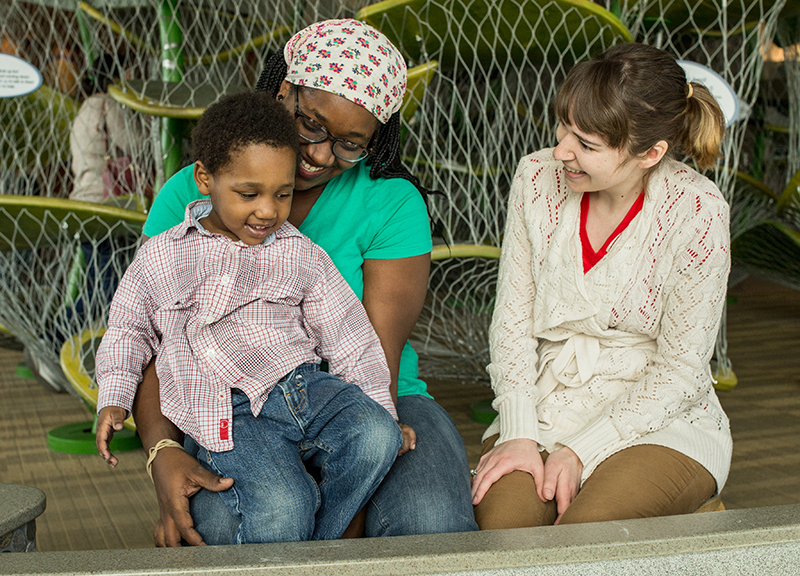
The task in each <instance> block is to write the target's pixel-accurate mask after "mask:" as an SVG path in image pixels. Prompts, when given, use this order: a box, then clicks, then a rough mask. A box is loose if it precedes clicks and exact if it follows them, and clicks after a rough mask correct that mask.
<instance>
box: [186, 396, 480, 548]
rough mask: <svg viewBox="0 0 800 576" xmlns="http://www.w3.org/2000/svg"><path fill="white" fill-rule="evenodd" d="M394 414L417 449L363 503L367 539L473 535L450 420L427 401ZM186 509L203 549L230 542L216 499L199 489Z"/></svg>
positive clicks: (401, 402)
mask: <svg viewBox="0 0 800 576" xmlns="http://www.w3.org/2000/svg"><path fill="white" fill-rule="evenodd" d="M397 411H398V413H399V416H400V422H402V423H403V424H408V425H409V426H411V427H412V428H414V431H415V432H416V433H417V448H416V450H412V451H410V452H407V453H406V454H403V455H402V456H398V457H397V460H395V462H394V465H393V466H392V468H391V470H390V471H389V473H388V474H387V475H386V477H385V478H384V480H383V482H382V483H381V485H380V487H379V488H378V490H377V491H376V493H375V494H374V496H373V497H372V499H371V500H370V502H369V503H368V504H367V524H366V529H365V535H366V536H370V537H374V536H400V535H410V534H439V533H445V532H469V531H472V530H477V529H478V526H477V524H476V523H475V518H474V515H473V511H472V501H471V497H470V482H469V465H468V463H467V454H466V451H465V450H464V442H463V440H462V439H461V435H460V434H459V432H458V429H457V428H456V426H455V424H454V423H453V420H452V419H451V418H450V416H449V415H448V414H447V412H446V411H445V410H444V409H443V408H442V407H441V406H439V405H438V404H437V403H436V402H434V401H433V400H431V399H430V398H428V397H427V396H420V395H412V396H401V397H400V398H398V400H397ZM193 445H194V443H193V442H192V441H191V439H189V438H187V451H188V452H190V453H193V452H192V446H193ZM194 446H196V445H194ZM195 452H196V448H195ZM190 505H191V513H192V518H193V519H194V523H195V528H196V529H197V531H198V532H199V533H200V534H201V535H202V536H203V539H204V540H205V542H206V543H207V544H228V543H230V542H231V540H232V537H233V534H234V533H235V532H236V530H237V529H238V526H239V521H238V520H237V519H236V518H235V517H234V516H232V515H231V514H229V513H228V511H227V509H226V508H225V506H224V505H223V504H222V500H221V499H220V498H219V497H218V496H217V495H216V494H214V493H213V492H209V491H208V490H201V491H200V492H198V493H197V495H195V496H194V497H193V498H192V500H191V503H190Z"/></svg>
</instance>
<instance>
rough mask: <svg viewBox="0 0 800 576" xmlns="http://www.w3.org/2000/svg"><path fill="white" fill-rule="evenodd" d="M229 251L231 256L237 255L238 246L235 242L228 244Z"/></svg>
mask: <svg viewBox="0 0 800 576" xmlns="http://www.w3.org/2000/svg"><path fill="white" fill-rule="evenodd" d="M228 250H229V251H230V253H231V254H235V253H236V244H234V243H233V242H231V243H230V244H228Z"/></svg>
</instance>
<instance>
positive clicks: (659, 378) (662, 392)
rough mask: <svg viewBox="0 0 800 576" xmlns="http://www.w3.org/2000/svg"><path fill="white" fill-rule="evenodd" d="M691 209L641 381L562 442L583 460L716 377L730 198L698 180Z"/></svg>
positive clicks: (687, 401)
mask: <svg viewBox="0 0 800 576" xmlns="http://www.w3.org/2000/svg"><path fill="white" fill-rule="evenodd" d="M699 188H700V189H699V190H694V192H695V193H694V194H691V195H690V196H691V199H690V202H687V204H686V206H689V208H688V210H690V216H689V217H688V218H685V219H681V220H679V221H678V222H676V223H675V224H674V225H675V226H676V227H677V228H676V235H675V241H674V242H672V243H671V246H670V247H668V249H670V250H673V251H674V253H675V254H676V257H675V259H674V261H673V265H672V269H671V272H670V274H669V276H668V278H667V280H666V282H665V283H664V285H663V293H662V295H661V297H662V298H663V299H664V305H663V308H662V312H661V318H660V325H659V330H658V336H657V338H656V352H655V355H654V357H653V359H652V361H651V362H650V364H649V365H648V367H647V369H646V370H645V372H644V375H643V377H642V379H641V381H640V382H639V383H638V384H637V385H635V386H634V387H633V388H631V389H630V390H629V391H628V392H627V393H626V394H624V395H622V396H621V397H620V398H618V399H617V400H616V401H615V402H613V403H612V404H611V405H610V406H608V407H607V408H606V410H605V411H604V412H603V414H602V415H601V416H600V417H599V418H598V419H596V420H595V421H594V422H590V423H588V425H587V426H586V427H585V428H583V429H582V430H581V431H580V432H578V433H577V434H575V435H573V436H572V437H570V438H567V439H565V440H564V441H563V442H561V444H562V445H564V446H568V447H570V448H571V449H572V450H573V451H574V452H575V453H576V454H577V455H578V456H579V457H580V458H581V461H582V462H583V463H584V466H588V465H590V463H591V462H595V463H596V462H597V460H598V459H602V458H604V457H605V456H607V455H608V454H610V453H611V452H613V451H615V449H619V447H620V446H621V445H622V444H628V443H630V441H632V440H634V439H636V438H639V437H641V436H643V435H645V434H647V433H650V432H654V431H657V430H660V429H662V428H664V427H666V426H667V425H669V424H670V423H671V422H673V421H674V420H675V419H676V418H678V417H680V416H681V415H683V414H685V413H687V412H688V411H689V410H690V409H692V408H693V407H697V406H700V405H701V404H702V403H703V402H704V401H706V399H707V397H708V394H709V393H710V391H711V387H712V384H713V380H712V378H711V375H710V369H709V361H710V359H711V355H712V353H713V351H714V345H715V342H716V336H717V332H718V330H719V326H720V323H721V319H722V310H723V305H724V302H725V294H726V287H727V279H728V273H729V271H730V228H729V209H728V205H727V203H726V202H725V201H724V200H723V199H722V198H721V197H720V196H719V192H718V191H716V188H714V191H715V192H716V193H715V194H713V195H712V194H707V193H706V192H707V191H706V190H704V189H703V188H702V187H699Z"/></svg>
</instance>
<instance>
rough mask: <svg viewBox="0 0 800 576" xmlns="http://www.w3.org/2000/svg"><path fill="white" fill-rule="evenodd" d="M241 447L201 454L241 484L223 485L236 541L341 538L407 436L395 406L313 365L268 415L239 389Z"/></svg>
mask: <svg viewBox="0 0 800 576" xmlns="http://www.w3.org/2000/svg"><path fill="white" fill-rule="evenodd" d="M231 402H232V405H233V424H232V433H233V440H234V442H235V448H234V449H233V450H228V451H225V452H213V451H210V450H206V449H205V448H203V447H200V448H199V450H198V453H197V459H198V460H199V461H200V463H201V464H203V466H205V467H206V468H208V469H209V470H211V471H212V472H215V473H216V474H219V475H220V476H224V477H228V478H233V479H234V485H233V487H232V488H230V489H229V490H225V491H224V492H220V493H219V497H220V498H221V500H222V501H223V502H224V503H225V505H226V506H227V509H228V511H229V512H230V514H232V515H233V516H234V517H236V519H237V520H239V522H240V524H239V527H238V529H237V530H236V532H235V533H234V535H233V537H232V538H231V539H229V540H228V541H227V542H228V543H233V544H250V543H263V542H291V541H299V540H312V539H313V540H333V539H336V538H340V537H341V535H342V534H343V533H344V531H345V529H346V528H347V525H348V524H349V523H350V521H351V520H352V519H353V516H355V515H356V514H357V513H358V511H359V510H360V509H361V508H362V507H363V506H364V504H365V503H366V502H367V500H368V499H369V498H370V496H372V494H373V493H374V492H375V490H376V489H377V488H378V485H379V484H380V482H381V480H383V477H384V476H385V475H386V473H387V472H388V471H389V468H390V467H391V465H392V463H393V462H394V460H395V457H396V455H397V451H398V450H399V449H400V446H401V444H402V438H401V434H400V428H399V427H398V426H397V424H396V423H395V422H394V420H393V419H392V417H391V415H390V414H389V413H388V412H387V411H386V410H385V409H384V408H383V407H381V406H380V405H378V404H377V403H376V402H375V401H374V400H372V399H371V398H369V397H368V396H367V395H366V394H364V393H363V392H362V391H361V389H360V388H358V387H357V386H354V385H352V384H347V383H345V382H342V381H341V380H339V379H338V378H336V377H335V376H332V375H330V374H328V373H326V372H320V371H319V370H318V366H316V365H314V364H304V365H302V366H299V367H298V368H296V369H295V370H293V371H292V372H291V373H290V374H289V375H287V376H286V377H284V378H283V379H282V380H281V381H280V382H279V383H278V385H277V386H276V388H275V389H274V390H273V391H272V392H271V393H270V395H269V396H268V398H267V400H266V402H265V403H264V406H263V408H262V409H261V412H260V413H259V414H258V416H257V417H256V416H253V413H252V411H251V407H250V400H249V398H248V397H247V395H245V394H244V393H242V392H240V391H238V390H234V392H233V394H232V395H231Z"/></svg>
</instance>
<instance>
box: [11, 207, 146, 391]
mask: <svg viewBox="0 0 800 576" xmlns="http://www.w3.org/2000/svg"><path fill="white" fill-rule="evenodd" d="M145 219H146V215H145V214H144V213H141V212H135V211H132V210H124V209H121V208H116V207H113V206H105V205H102V204H92V203H88V202H78V201H73V200H63V199H58V198H43V197H39V196H13V195H0V277H2V282H0V324H2V325H3V326H4V327H5V328H6V329H7V330H8V331H9V332H11V333H12V334H13V335H14V337H15V338H16V339H17V340H19V341H20V342H21V343H22V344H23V345H24V346H25V350H26V353H27V354H28V356H29V358H31V359H32V362H31V363H32V364H33V366H32V368H35V371H36V373H38V374H40V375H41V376H42V377H43V378H44V379H45V380H47V382H48V383H49V385H50V386H51V387H52V388H53V389H54V390H56V391H60V390H61V389H66V390H67V391H68V392H71V393H73V394H75V395H76V396H77V395H78V393H77V391H76V390H74V389H73V388H72V387H71V386H70V385H69V383H68V381H67V379H66V378H65V377H64V373H63V371H62V370H61V365H60V360H59V354H60V349H61V346H62V343H63V341H64V340H67V339H68V338H70V337H71V336H72V335H74V334H78V333H82V332H84V331H86V330H88V329H89V328H91V327H95V326H99V325H102V324H103V323H104V322H105V317H106V314H107V312H108V307H109V305H110V302H111V296H112V295H113V291H114V289H115V287H116V286H115V283H116V281H117V280H118V279H119V278H120V277H121V276H122V274H123V273H124V271H125V269H126V268H127V265H128V263H129V262H130V260H131V259H132V258H133V256H134V254H135V252H136V250H137V248H138V246H139V243H140V238H141V231H142V226H143V225H144V221H145ZM77 253H82V254H83V255H84V263H85V266H84V267H83V268H80V269H77V270H76V266H75V262H76V254H77Z"/></svg>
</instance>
